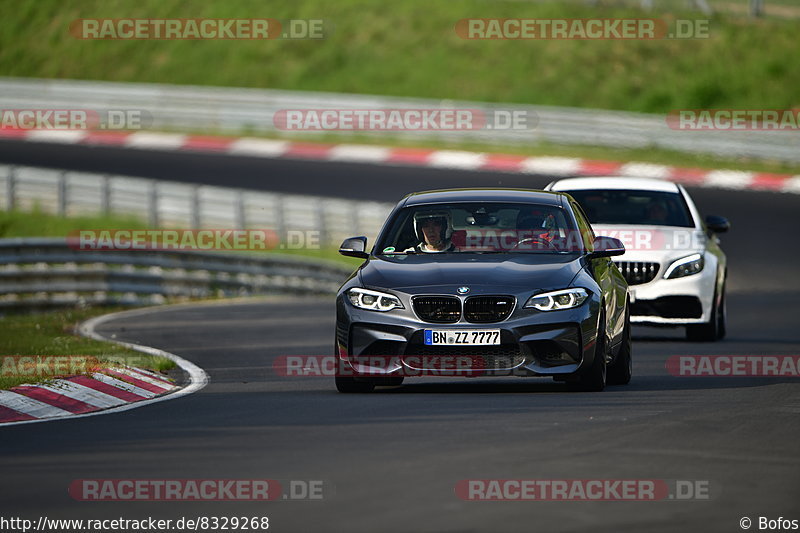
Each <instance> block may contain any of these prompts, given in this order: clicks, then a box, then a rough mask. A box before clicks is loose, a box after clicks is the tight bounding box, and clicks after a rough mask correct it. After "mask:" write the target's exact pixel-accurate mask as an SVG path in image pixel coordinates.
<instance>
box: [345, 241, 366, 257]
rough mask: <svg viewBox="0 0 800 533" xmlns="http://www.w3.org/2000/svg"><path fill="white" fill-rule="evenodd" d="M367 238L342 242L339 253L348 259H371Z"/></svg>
mask: <svg viewBox="0 0 800 533" xmlns="http://www.w3.org/2000/svg"><path fill="white" fill-rule="evenodd" d="M366 250H367V238H366V237H350V238H349V239H345V240H344V242H342V245H341V246H340V247H339V253H340V254H342V255H346V256H347V257H358V258H359V259H366V258H367V257H369V254H368V253H367V251H366Z"/></svg>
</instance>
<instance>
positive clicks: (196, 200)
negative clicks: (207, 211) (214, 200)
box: [190, 185, 203, 229]
mask: <svg viewBox="0 0 800 533" xmlns="http://www.w3.org/2000/svg"><path fill="white" fill-rule="evenodd" d="M191 210H192V212H191V213H190V218H191V219H192V227H193V228H195V229H198V228H200V225H201V224H202V222H203V217H202V216H201V215H200V186H199V185H195V186H194V187H192V206H191Z"/></svg>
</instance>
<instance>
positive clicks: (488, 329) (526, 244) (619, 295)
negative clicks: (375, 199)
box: [335, 189, 632, 392]
mask: <svg viewBox="0 0 800 533" xmlns="http://www.w3.org/2000/svg"><path fill="white" fill-rule="evenodd" d="M339 252H340V253H341V254H343V255H346V256H350V257H358V258H363V259H364V260H365V261H364V263H363V264H362V265H361V266H359V268H358V269H357V270H356V271H355V272H353V274H352V275H351V276H350V277H349V278H348V279H347V281H346V282H345V283H344V284H343V285H342V287H341V289H340V290H339V293H338V296H337V299H336V341H335V348H336V354H337V356H338V370H337V375H336V387H337V389H338V390H339V391H341V392H370V391H372V390H373V389H374V387H375V386H376V385H394V386H396V385H400V384H401V383H402V382H403V380H404V378H406V377H413V376H461V377H484V376H486V377H488V376H523V377H536V376H549V377H552V378H554V379H555V380H557V381H565V382H567V383H568V384H569V385H571V386H572V387H573V388H576V389H579V390H591V391H601V390H603V389H604V388H605V386H606V383H609V384H626V383H628V382H629V381H630V379H631V371H632V359H631V329H630V316H629V298H628V286H627V284H626V282H625V278H624V277H623V276H622V275H621V274H620V272H619V270H618V269H617V267H616V266H615V265H614V263H613V262H612V261H611V260H610V257H612V256H617V255H622V254H624V253H625V249H624V246H623V244H622V242H620V241H619V240H617V239H613V238H610V237H595V235H594V233H593V232H592V229H591V226H590V225H589V222H588V221H587V218H586V215H585V214H584V213H583V212H582V211H581V208H580V207H579V206H578V204H577V203H576V202H575V200H574V199H573V198H572V197H570V196H569V195H568V194H565V193H557V192H543V191H534V190H525V189H452V190H438V191H427V192H420V193H414V194H410V195H408V196H406V197H405V198H403V199H402V200H401V201H400V202H399V203H398V204H397V206H396V207H395V208H394V210H393V211H392V213H391V214H390V215H389V218H388V219H387V221H386V223H385V224H384V226H383V228H382V230H381V232H380V234H379V236H378V238H377V242H376V244H375V246H374V247H373V249H372V251H371V252H367V239H366V237H353V238H350V239H347V240H345V241H344V242H343V243H342V246H341V249H340V250H339Z"/></svg>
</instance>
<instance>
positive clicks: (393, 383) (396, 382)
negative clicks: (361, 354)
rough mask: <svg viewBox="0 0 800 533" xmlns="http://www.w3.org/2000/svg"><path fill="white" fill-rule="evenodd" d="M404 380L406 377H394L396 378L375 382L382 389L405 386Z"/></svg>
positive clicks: (380, 379)
mask: <svg viewBox="0 0 800 533" xmlns="http://www.w3.org/2000/svg"><path fill="white" fill-rule="evenodd" d="M403 379H405V376H400V377H394V378H379V379H377V380H376V381H375V385H378V386H380V387H399V386H400V385H402V384H403Z"/></svg>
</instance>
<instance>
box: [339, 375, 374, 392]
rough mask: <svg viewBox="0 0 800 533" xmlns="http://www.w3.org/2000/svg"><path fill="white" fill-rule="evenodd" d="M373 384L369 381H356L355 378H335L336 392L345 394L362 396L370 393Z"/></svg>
mask: <svg viewBox="0 0 800 533" xmlns="http://www.w3.org/2000/svg"><path fill="white" fill-rule="evenodd" d="M374 389H375V383H373V382H372V381H370V380H364V381H358V380H356V379H355V378H351V377H343V376H336V390H338V391H339V392H343V393H346V394H364V393H367V392H372V391H373V390H374Z"/></svg>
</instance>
